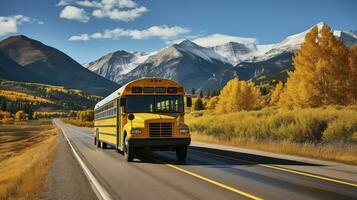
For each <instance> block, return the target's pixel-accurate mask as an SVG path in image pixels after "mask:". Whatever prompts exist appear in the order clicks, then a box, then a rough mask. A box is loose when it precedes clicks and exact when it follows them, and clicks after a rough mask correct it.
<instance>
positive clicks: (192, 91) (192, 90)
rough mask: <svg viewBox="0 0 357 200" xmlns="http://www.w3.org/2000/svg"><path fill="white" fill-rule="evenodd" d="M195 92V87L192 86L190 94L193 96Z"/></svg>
mask: <svg viewBox="0 0 357 200" xmlns="http://www.w3.org/2000/svg"><path fill="white" fill-rule="evenodd" d="M195 94H196V89H195V88H192V89H191V95H192V96H194V95H195Z"/></svg>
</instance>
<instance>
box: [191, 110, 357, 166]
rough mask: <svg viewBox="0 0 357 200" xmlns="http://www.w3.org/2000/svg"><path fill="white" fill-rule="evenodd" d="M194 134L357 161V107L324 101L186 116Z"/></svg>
mask: <svg viewBox="0 0 357 200" xmlns="http://www.w3.org/2000/svg"><path fill="white" fill-rule="evenodd" d="M186 121H187V122H188V124H189V125H190V128H191V131H192V132H193V139H194V140H197V141H203V142H212V143H218V144H228V145H233V146H237V147H243V148H252V149H259V150H265V151H271V152H276V153H286V154H293V155H301V156H307V157H314V158H319V159H326V160H334V161H339V162H345V163H351V164H357V107H356V106H353V107H338V106H337V107H332V106H331V107H321V108H307V109H301V110H283V109H279V108H277V107H270V108H264V109H261V110H258V111H240V112H232V113H227V114H215V113H213V111H211V110H206V111H195V112H192V113H190V114H189V115H187V116H186Z"/></svg>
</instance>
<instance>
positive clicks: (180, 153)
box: [176, 146, 187, 160]
mask: <svg viewBox="0 0 357 200" xmlns="http://www.w3.org/2000/svg"><path fill="white" fill-rule="evenodd" d="M186 157H187V146H178V147H176V158H177V160H185V159H186Z"/></svg>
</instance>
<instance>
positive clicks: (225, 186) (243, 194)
mask: <svg viewBox="0 0 357 200" xmlns="http://www.w3.org/2000/svg"><path fill="white" fill-rule="evenodd" d="M165 164H166V166H169V167H171V168H174V169H176V170H178V171H181V172H183V173H186V174H188V175H191V176H194V177H196V178H198V179H201V180H203V181H206V182H209V183H212V184H214V185H216V186H219V187H221V188H224V189H226V190H229V191H231V192H234V193H237V194H240V195H242V196H245V197H248V198H250V199H254V200H263V199H262V198H259V197H257V196H254V195H251V194H248V193H246V192H243V191H241V190H238V189H235V188H232V187H230V186H227V185H225V184H223V183H220V182H217V181H214V180H212V179H209V178H206V177H204V176H201V175H199V174H196V173H193V172H191V171H188V170H185V169H183V168H181V167H178V166H175V165H172V164H167V163H165Z"/></svg>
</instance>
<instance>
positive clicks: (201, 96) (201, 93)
mask: <svg viewBox="0 0 357 200" xmlns="http://www.w3.org/2000/svg"><path fill="white" fill-rule="evenodd" d="M200 98H203V91H202V90H200Z"/></svg>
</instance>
